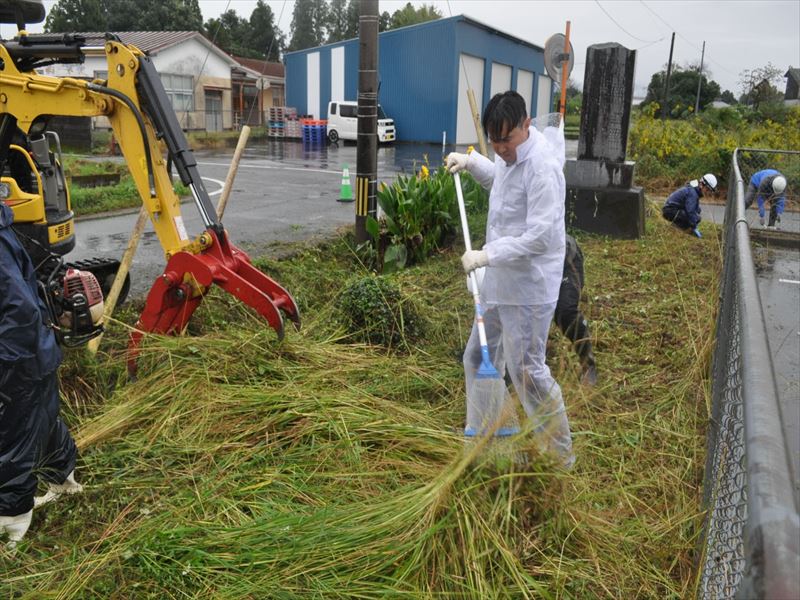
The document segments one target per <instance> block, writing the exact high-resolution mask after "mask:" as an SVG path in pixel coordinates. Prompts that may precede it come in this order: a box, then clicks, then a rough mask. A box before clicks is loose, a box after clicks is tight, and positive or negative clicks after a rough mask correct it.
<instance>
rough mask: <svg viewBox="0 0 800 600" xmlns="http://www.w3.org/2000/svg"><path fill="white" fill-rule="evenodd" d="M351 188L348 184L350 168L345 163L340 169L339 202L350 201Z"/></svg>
mask: <svg viewBox="0 0 800 600" xmlns="http://www.w3.org/2000/svg"><path fill="white" fill-rule="evenodd" d="M352 201H353V188H352V187H351V186H350V169H348V168H347V165H345V166H344V169H342V191H341V192H340V193H339V202H352Z"/></svg>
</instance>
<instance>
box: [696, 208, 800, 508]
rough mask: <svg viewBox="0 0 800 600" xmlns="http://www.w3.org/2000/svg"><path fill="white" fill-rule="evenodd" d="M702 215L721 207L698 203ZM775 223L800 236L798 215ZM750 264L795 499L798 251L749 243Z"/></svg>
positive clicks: (799, 388)
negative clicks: (771, 365)
mask: <svg viewBox="0 0 800 600" xmlns="http://www.w3.org/2000/svg"><path fill="white" fill-rule="evenodd" d="M702 215H703V219H705V220H707V221H712V222H714V223H719V224H722V221H723V218H724V216H725V207H724V206H715V205H703V206H702ZM746 216H747V223H748V225H749V227H750V229H751V230H753V231H755V230H759V229H763V227H762V226H761V225H759V223H758V211H757V210H756V209H755V208H750V209H749V210H748V211H747V212H746ZM779 227H780V228H781V229H782V230H783V231H791V232H794V233H796V234H800V213H797V212H791V213H784V214H783V215H782V217H781V223H780V225H779ZM753 262H754V263H755V267H756V276H757V279H758V293H759V295H760V296H761V308H762V310H763V311H764V320H765V321H766V325H767V336H768V338H769V348H770V353H771V355H772V363H773V368H774V371H775V377H776V380H777V384H778V398H779V400H780V403H781V413H782V414H781V416H782V420H783V426H784V435H785V437H786V440H787V446H788V448H787V449H788V451H789V460H790V461H791V463H792V464H791V468H792V471H793V472H794V478H795V486H794V493H795V499H796V500H797V501H798V503H800V310H798V307H800V250H799V249H797V248H796V247H795V248H794V249H790V248H782V247H770V246H768V245H765V244H762V243H758V244H754V245H753Z"/></svg>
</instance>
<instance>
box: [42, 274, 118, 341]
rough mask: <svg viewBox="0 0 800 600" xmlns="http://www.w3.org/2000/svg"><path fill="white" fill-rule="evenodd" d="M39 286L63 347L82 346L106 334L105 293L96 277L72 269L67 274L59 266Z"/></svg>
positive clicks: (51, 324) (51, 323)
mask: <svg viewBox="0 0 800 600" xmlns="http://www.w3.org/2000/svg"><path fill="white" fill-rule="evenodd" d="M40 285H41V292H42V296H43V298H44V301H45V304H46V305H47V309H48V312H49V313H50V326H51V327H52V329H53V331H54V332H55V334H56V338H57V339H58V341H59V343H60V344H62V345H64V346H67V347H69V348H72V347H75V346H80V345H82V344H85V343H87V342H88V341H89V340H91V339H92V338H94V337H97V336H98V335H100V334H101V333H102V332H103V326H102V324H101V323H100V321H101V320H102V318H103V292H102V291H101V289H100V283H99V282H98V281H97V278H96V277H95V276H94V274H92V273H90V272H89V271H79V270H78V269H71V268H68V269H66V271H65V270H64V266H63V263H60V262H59V265H58V267H57V268H56V269H54V270H53V273H52V274H51V275H50V277H49V278H48V279H47V281H46V282H44V283H41V284H40Z"/></svg>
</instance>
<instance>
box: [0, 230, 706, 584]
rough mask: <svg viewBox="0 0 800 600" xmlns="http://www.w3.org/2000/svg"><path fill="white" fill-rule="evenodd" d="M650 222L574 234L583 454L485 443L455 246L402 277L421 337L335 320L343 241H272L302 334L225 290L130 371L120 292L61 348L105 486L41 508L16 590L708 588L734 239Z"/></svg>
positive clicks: (83, 436)
mask: <svg viewBox="0 0 800 600" xmlns="http://www.w3.org/2000/svg"><path fill="white" fill-rule="evenodd" d="M647 226H648V231H647V235H646V236H645V238H643V239H642V240H637V241H617V240H614V241H612V240H606V239H603V238H600V237H593V236H587V235H581V234H578V239H579V241H580V242H581V245H582V247H583V249H584V253H585V255H586V261H587V262H586V270H587V289H586V294H585V295H586V297H585V302H584V308H585V311H586V314H587V316H588V318H589V320H590V322H591V326H592V328H593V333H594V335H595V337H596V354H597V358H598V365H599V370H600V382H599V385H598V386H597V387H596V388H593V389H587V388H583V387H581V386H580V384H579V382H578V366H577V360H576V358H575V357H574V355H573V354H572V353H571V351H570V349H569V348H568V346H567V344H566V343H565V342H564V341H563V339H562V338H560V337H559V335H558V334H556V333H555V332H554V333H553V335H552V344H551V353H550V356H551V360H550V362H551V366H552V368H553V370H554V372H555V374H556V376H557V378H558V380H559V382H560V383H561V384H562V388H563V390H564V396H565V399H566V402H567V408H568V412H569V416H570V420H571V425H572V429H573V431H574V436H575V449H576V452H577V455H578V463H577V465H576V468H575V469H574V470H573V471H572V472H570V473H564V472H561V471H559V470H557V469H554V468H553V467H551V466H550V465H549V464H547V463H546V462H544V461H542V460H540V459H539V458H537V457H536V456H535V454H534V453H533V451H532V450H531V449H530V448H529V445H530V442H526V441H522V440H516V441H515V446H514V447H513V448H502V447H501V448H496V449H493V451H491V452H485V450H486V449H485V448H482V447H480V446H478V447H471V448H466V449H465V448H464V445H463V442H462V439H461V436H460V435H459V429H460V427H461V426H462V424H463V395H464V391H463V374H462V372H461V365H460V360H459V355H460V351H461V349H462V348H463V346H464V344H465V341H466V336H467V335H468V332H469V328H470V326H471V320H472V313H471V311H472V307H471V305H470V298H469V297H468V296H467V294H466V293H465V289H464V278H463V276H462V275H461V273H460V267H459V263H458V252H457V251H453V252H449V253H446V254H443V255H441V256H438V257H435V258H434V259H433V260H431V261H430V262H429V263H427V264H426V265H423V266H421V267H417V268H414V269H410V270H407V271H404V272H403V273H401V274H399V275H397V276H396V281H397V282H398V284H399V285H400V286H401V288H402V289H403V291H404V293H406V294H407V295H408V296H410V297H411V298H412V299H413V300H414V301H415V302H417V304H418V305H419V306H420V307H421V309H422V312H423V314H424V316H425V318H426V321H427V322H428V333H427V335H426V336H425V341H424V343H421V344H419V345H418V346H416V347H413V348H411V349H410V351H408V352H403V353H386V352H385V351H382V350H381V349H379V348H370V347H366V346H363V345H358V344H348V343H346V339H345V337H344V334H343V332H342V331H341V330H340V329H339V327H338V326H337V325H336V323H337V320H336V310H335V298H336V294H337V292H338V290H339V289H341V286H342V284H343V282H344V280H346V278H347V277H348V276H349V275H350V274H351V273H352V272H353V270H354V267H353V265H354V263H355V258H354V256H353V254H352V253H350V252H349V251H348V250H347V248H346V245H345V244H344V243H342V242H341V241H337V242H334V243H332V244H330V245H328V246H325V247H318V248H308V249H303V250H300V251H298V252H297V254H296V255H295V256H294V257H293V258H292V259H290V260H286V261H281V262H265V263H263V266H264V268H266V269H267V270H268V271H269V272H270V273H271V274H272V275H273V276H275V277H276V279H278V280H279V281H281V282H282V283H283V284H284V285H286V287H287V288H288V289H290V290H292V291H293V293H294V294H295V296H296V297H297V299H298V301H299V303H300V305H301V307H302V310H303V316H304V329H303V330H302V331H301V332H300V333H292V332H290V333H289V335H288V336H287V339H286V340H285V341H284V343H281V344H279V343H277V342H276V341H275V337H274V334H273V333H272V332H271V331H270V330H268V329H266V328H265V327H264V326H263V324H262V323H260V322H259V321H258V320H256V319H255V318H254V317H253V316H252V315H251V314H250V313H249V312H248V311H246V310H245V309H242V308H241V307H240V306H239V305H236V304H234V303H233V302H231V301H230V300H229V299H227V298H225V297H223V296H222V295H220V294H214V295H213V296H212V297H210V298H208V299H207V300H206V301H205V302H204V304H203V305H202V307H201V309H200V310H199V311H198V313H197V316H196V317H195V323H194V325H193V334H194V335H193V337H185V338H180V339H164V338H153V339H150V340H148V341H147V344H146V347H145V353H144V355H143V359H142V364H141V368H140V370H141V372H142V374H143V377H142V378H141V379H140V380H139V381H137V382H135V383H133V384H127V385H122V384H121V383H120V377H121V373H122V366H121V355H120V350H121V348H122V346H123V344H124V335H125V331H126V329H125V326H124V324H123V323H124V322H126V321H127V322H130V318H126V317H125V316H124V315H123V317H122V322H120V323H118V324H117V325H116V326H114V327H112V328H111V331H110V332H109V334H108V336H107V338H108V345H107V346H105V348H106V354H104V355H102V356H100V358H99V359H98V360H97V361H96V362H93V361H90V360H89V359H87V358H86V357H84V356H80V355H72V356H70V357H69V360H68V363H67V365H65V367H64V371H63V381H64V389H65V397H66V400H65V407H64V410H63V412H64V413H65V415H66V417H67V419H68V420H69V422H70V424H71V428H72V431H73V433H74V434H75V437H76V440H77V441H78V443H79V445H80V447H81V453H82V456H81V460H80V463H79V467H78V478H79V479H80V480H82V481H83V483H84V484H85V485H86V492H85V493H84V494H83V495H82V496H80V497H74V498H69V499H65V500H63V501H61V502H59V503H57V504H55V505H53V506H50V507H48V508H46V509H42V510H39V511H37V512H36V513H35V514H34V522H33V527H32V529H31V532H30V534H29V536H28V538H26V540H27V541H26V542H25V543H24V544H22V545H21V546H20V551H19V552H18V554H17V555H16V556H15V557H13V558H10V557H3V558H0V569H2V571H3V577H2V578H0V579H1V580H2V582H0V596H2V597H20V598H43V597H47V598H73V597H75V598H134V597H135V598H209V597H213V598H273V597H274V598H334V597H347V598H378V597H391V598H394V597H413V598H428V597H430V598H433V597H448V598H450V597H455V598H528V597H530V598H533V597H537V598H538V597H543V598H594V597H600V598H658V599H661V598H683V597H688V596H690V595H691V586H692V574H693V558H694V554H693V552H694V547H695V543H696V537H697V535H698V533H699V531H700V520H701V519H700V515H699V514H698V511H699V508H698V507H699V498H700V484H701V476H702V467H703V460H704V448H703V446H704V428H705V421H706V404H707V401H708V381H707V372H708V363H709V360H710V353H711V343H712V339H713V323H714V313H715V306H716V301H715V300H716V294H717V273H718V270H719V247H718V243H717V241H716V236H715V235H714V233H713V232H712V229H711V228H710V227H706V226H705V225H704V234H705V237H704V238H703V239H702V240H697V239H695V238H691V237H689V236H686V235H685V234H682V233H680V232H678V231H677V230H675V229H673V228H671V227H669V226H668V225H666V224H664V223H662V222H661V221H660V219H657V218H656V217H654V216H652V215H651V216H650V218H649V219H648V223H647ZM520 453H524V454H526V455H528V456H529V457H530V461H529V463H528V465H527V466H526V467H524V468H522V467H519V466H515V462H514V461H513V460H511V459H510V458H509V457H510V456H517V457H518V456H519V455H520Z"/></svg>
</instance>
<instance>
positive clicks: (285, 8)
mask: <svg viewBox="0 0 800 600" xmlns="http://www.w3.org/2000/svg"><path fill="white" fill-rule="evenodd" d="M54 3H55V1H54V0H45V6H46V7H47V9H48V10H49V8H50V7H51V6H52V5H53V4H54ZM405 3H406V2H405V1H398V0H381V1H380V2H379V7H380V8H379V10H380V11H381V12H383V11H387V12H389V13H390V14H391V13H392V12H394V11H395V10H397V9H398V8H401V7H402V6H404V5H405ZM267 4H269V5H270V6H271V7H272V10H273V11H274V13H275V16H276V20H278V26H279V27H280V28H281V30H282V31H283V32H284V33H286V35H287V37H288V35H289V26H290V24H291V21H292V10H293V8H294V2H293V1H291V0H267ZM412 4H414V5H417V6H420V5H422V4H423V3H422V2H416V1H414V2H412ZM425 4H433V5H434V6H436V8H437V9H438V10H439V12H441V13H442V15H443V16H445V17H449V16H455V15H460V14H464V15H467V16H469V17H472V18H473V19H476V20H478V21H481V22H483V23H485V24H487V25H490V26H492V27H495V28H497V29H499V30H501V31H504V32H506V33H509V34H511V35H514V36H516V37H518V38H521V39H523V40H526V41H528V42H531V43H533V44H537V45H539V46H543V45H544V43H545V41H546V40H547V38H548V37H549V36H550V35H551V34H554V33H559V32H560V33H563V32H564V29H565V25H566V21H567V20H570V21H571V23H572V25H571V34H570V39H571V40H572V44H573V47H574V49H575V68H574V70H573V73H572V77H573V79H575V80H576V81H577V82H578V83H581V82H582V81H583V74H584V68H585V64H584V62H585V58H586V48H587V47H588V46H590V45H592V44H596V43H603V42H618V43H620V44H622V45H624V46H626V47H628V48H633V49H636V50H638V52H637V56H636V93H637V95H643V94H644V92H645V90H646V88H647V84H648V83H649V81H650V77H651V75H652V74H653V73H654V72H656V71H658V70H660V69H661V68H663V66H664V65H665V64H666V63H667V59H668V58H669V43H670V37H671V34H672V32H673V31H674V32H675V34H676V35H675V50H674V55H673V61H674V62H675V63H677V64H680V65H685V64H687V63H693V64H696V63H698V62H699V61H700V50H701V46H702V43H703V41H704V40H705V42H706V54H705V64H706V66H707V67H708V69H709V70H710V71H711V77H712V79H714V80H715V81H717V82H718V83H719V84H720V86H721V87H722V89H723V90H725V89H729V90H731V91H732V92H734V94H736V95H737V96H738V95H739V93H740V91H741V90H740V87H739V73H740V72H741V71H742V70H744V69H753V68H757V67H761V66H764V65H766V64H767V63H768V62H771V63H772V64H773V65H775V66H776V67H778V68H780V69H782V71H783V72H784V73H785V72H786V69H787V68H788V67H789V66H790V65H791V66H795V67H800V0H773V1H763V0H762V1H752V0H728V1H678V0H668V1H662V0H624V1H620V0H571V1H564V0H562V1H545V0H537V1H534V0H492V1H487V0H449V1H448V0H444V1H442V0H428V1H427V2H425ZM255 5H256V2H255V0H200V9H201V11H202V12H203V19H204V20H206V19H209V18H211V17H217V16H219V15H220V14H221V13H222V12H224V11H225V10H227V9H233V10H235V11H236V12H237V13H238V14H239V16H242V17H245V18H249V17H250V13H251V12H252V10H253V8H254V7H255ZM29 30H30V31H41V27H38V28H37V27H30V28H29ZM1 31H2V35H3V37H6V38H8V37H12V36H13V35H14V33H15V32H14V30H13V28H11V27H10V26H3V28H2V30H1ZM431 60H436V57H435V56H432V57H431ZM784 86H785V80H782V83H781V84H780V85H779V88H780V89H783V88H784Z"/></svg>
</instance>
